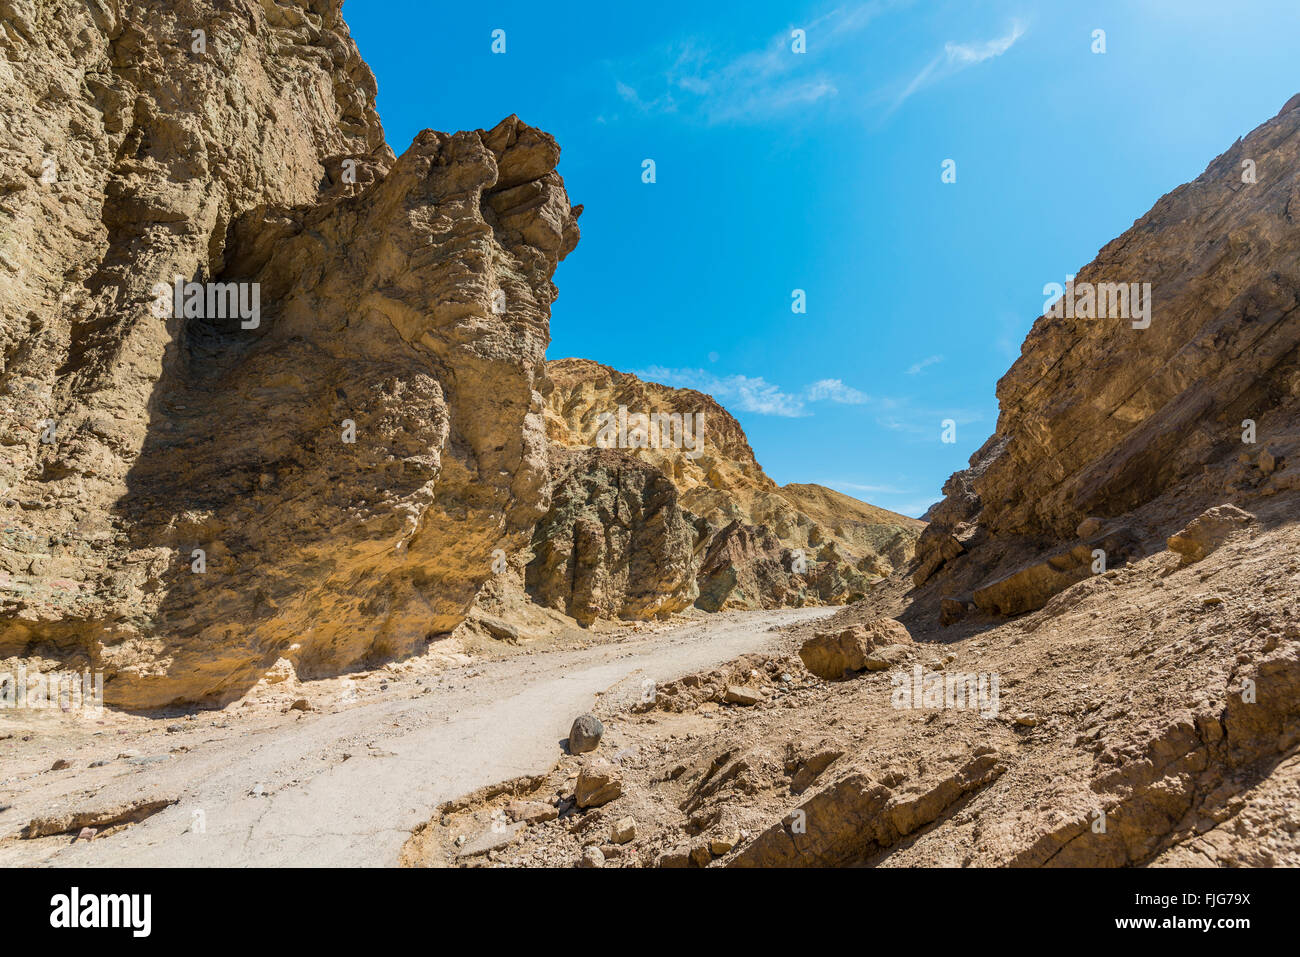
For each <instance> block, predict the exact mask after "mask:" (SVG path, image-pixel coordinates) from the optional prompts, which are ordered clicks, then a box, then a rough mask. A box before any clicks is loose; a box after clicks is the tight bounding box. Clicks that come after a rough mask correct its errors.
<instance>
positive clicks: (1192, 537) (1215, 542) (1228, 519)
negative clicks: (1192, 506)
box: [1168, 505, 1255, 564]
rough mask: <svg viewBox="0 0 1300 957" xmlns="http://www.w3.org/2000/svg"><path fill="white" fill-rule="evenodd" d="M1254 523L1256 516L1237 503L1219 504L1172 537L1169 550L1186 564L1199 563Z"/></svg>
mask: <svg viewBox="0 0 1300 957" xmlns="http://www.w3.org/2000/svg"><path fill="white" fill-rule="evenodd" d="M1254 524H1255V516H1254V515H1252V514H1250V512H1247V511H1245V510H1244V509H1240V508H1238V507H1237V506H1235V505H1216V506H1215V507H1214V508H1210V509H1206V510H1205V511H1204V512H1202V513H1201V514H1200V515H1198V516H1197V517H1196V518H1194V519H1193V520H1192V521H1191V522H1190V523H1189V524H1188V525H1187V527H1186V528H1184V529H1183V530H1182V531H1180V532H1176V533H1175V534H1173V535H1170V536H1169V539H1168V545H1169V549H1170V551H1173V552H1177V553H1178V554H1179V555H1181V556H1183V563H1184V564H1191V563H1192V562H1199V561H1200V560H1201V559H1203V558H1205V556H1207V555H1209V554H1210V552H1212V551H1214V550H1215V549H1216V548H1218V547H1219V546H1221V545H1222V544H1223V543H1224V542H1226V541H1228V539H1230V538H1232V537H1233V536H1234V535H1236V534H1238V533H1242V532H1245V531H1247V530H1248V529H1249V528H1250V527H1251V526H1252V525H1254Z"/></svg>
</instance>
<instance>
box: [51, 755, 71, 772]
mask: <svg viewBox="0 0 1300 957" xmlns="http://www.w3.org/2000/svg"><path fill="white" fill-rule="evenodd" d="M70 767H72V762H71V761H65V760H64V759H63V758H59V760H57V761H55V762H54V763H53V764H51V765H50V770H51V771H66V770H67V769H68V768H70Z"/></svg>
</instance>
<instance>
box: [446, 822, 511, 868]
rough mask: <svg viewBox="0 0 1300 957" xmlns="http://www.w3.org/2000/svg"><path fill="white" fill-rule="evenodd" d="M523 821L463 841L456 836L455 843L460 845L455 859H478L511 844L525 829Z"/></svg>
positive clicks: (461, 837) (489, 829) (490, 829)
mask: <svg viewBox="0 0 1300 957" xmlns="http://www.w3.org/2000/svg"><path fill="white" fill-rule="evenodd" d="M527 826H528V825H526V824H525V823H524V822H523V821H516V822H515V823H514V824H507V825H506V826H505V827H503V828H497V829H495V830H494V829H492V828H488V829H487V830H486V831H484V832H483V833H481V834H479V835H478V836H477V837H475V838H473V839H470V840H465V838H464V836H463V835H462V836H458V837H457V841H458V843H459V844H460V850H459V851H457V852H456V857H457V858H458V859H460V860H464V859H466V858H470V857H478V856H480V855H482V854H487V853H488V852H489V851H497V850H500V849H501V848H503V847H505V846H507V845H508V844H511V843H512V842H513V841H514V840H515V838H517V837H518V836H519V832H520V831H522V830H523V829H524V828H525V827H527Z"/></svg>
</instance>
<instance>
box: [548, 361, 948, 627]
mask: <svg viewBox="0 0 1300 957" xmlns="http://www.w3.org/2000/svg"><path fill="white" fill-rule="evenodd" d="M547 372H548V375H549V379H550V386H549V390H548V391H547V393H546V420H547V432H548V435H549V436H550V439H551V442H552V443H553V444H554V445H556V446H558V447H560V448H565V449H589V448H592V447H594V446H596V445H597V444H598V442H600V441H602V439H601V422H602V421H612V422H617V421H619V419H618V417H619V415H620V409H621V410H624V415H625V417H626V419H627V420H628V421H631V420H632V417H633V416H636V415H646V416H649V415H653V414H668V415H676V416H694V417H698V418H696V419H692V421H693V422H696V423H697V424H698V429H697V430H696V431H692V432H690V433H689V435H688V436H686V437H685V438H688V439H689V441H683V442H682V443H681V444H680V445H677V444H670V443H668V442H661V441H659V439H660V436H659V435H658V434H657V433H652V435H653V437H652V438H650V443H649V444H648V445H647V444H638V442H639V440H638V437H637V434H636V430H635V427H634V426H633V427H631V428H628V429H625V430H624V435H623V436H618V437H614V436H612V435H610V434H607V435H606V439H605V440H609V439H610V438H614V440H615V441H616V442H617V443H618V445H617V447H618V451H619V452H621V453H622V454H624V455H625V456H626V457H628V458H631V459H634V460H636V461H639V462H643V463H645V464H647V465H651V466H653V467H654V468H656V469H657V470H658V471H659V472H660V473H662V474H663V475H664V476H665V477H666V478H667V479H668V480H669V481H670V482H671V483H672V485H673V486H674V487H675V488H676V489H677V491H678V495H679V501H680V505H681V507H682V508H683V509H684V510H686V511H687V512H688V513H689V514H690V515H691V516H692V517H693V518H694V517H698V518H699V519H702V520H703V522H704V523H705V526H701V527H707V529H708V531H707V533H706V534H704V535H703V543H704V548H703V554H702V556H701V557H700V560H699V561H698V562H697V565H698V588H699V600H698V602H697V604H698V606H699V607H700V608H703V609H705V610H707V611H718V610H721V609H724V608H771V607H776V606H779V605H799V604H817V603H842V602H845V601H851V600H854V598H856V597H860V596H861V595H862V594H863V593H864V592H865V591H866V589H867V588H868V587H869V586H870V583H871V582H872V581H875V580H878V579H879V578H881V577H882V576H885V575H888V574H889V573H890V572H891V571H892V570H893V569H894V568H896V567H900V566H902V565H904V564H906V563H908V562H909V561H911V559H912V556H913V553H914V548H915V543H916V538H917V536H918V535H919V534H920V531H921V529H922V528H923V527H924V523H923V522H920V521H918V520H916V519H912V518H908V517H906V516H904V515H898V514H895V513H893V512H889V511H886V510H884V509H881V508H876V507H875V506H872V505H868V504H867V503H865V502H859V501H858V500H856V499H853V498H850V497H849V496H847V495H843V494H841V493H839V492H836V491H834V490H833V489H828V488H824V487H822V486H819V485H799V484H790V485H786V486H778V485H777V484H776V483H775V482H773V481H772V479H771V478H769V477H768V475H767V474H766V473H765V472H764V471H763V469H762V467H761V466H759V464H758V462H757V461H756V460H755V458H754V453H753V450H752V449H751V448H750V446H749V442H748V440H747V439H746V438H745V433H744V431H743V430H742V429H741V427H740V423H738V422H737V421H736V420H735V419H734V418H733V417H732V416H731V414H730V413H728V412H727V410H726V409H724V408H723V407H722V406H721V405H719V404H718V403H717V402H716V401H714V399H713V398H711V397H710V396H707V395H705V394H703V393H701V392H697V391H695V390H693V389H675V388H672V387H670V386H665V385H661V384H659V383H656V382H646V381H643V380H641V379H639V378H637V377H636V376H635V375H632V374H631V373H626V372H619V371H618V370H615V369H611V368H609V367H608V366H603V365H600V364H599V363H596V362H591V361H589V360H586V359H559V360H553V361H551V362H548V363H547ZM604 415H608V416H612V417H613V419H612V420H602V418H601V417H602V416H604ZM624 443H626V444H624ZM678 564H680V563H678ZM796 569H797V570H796Z"/></svg>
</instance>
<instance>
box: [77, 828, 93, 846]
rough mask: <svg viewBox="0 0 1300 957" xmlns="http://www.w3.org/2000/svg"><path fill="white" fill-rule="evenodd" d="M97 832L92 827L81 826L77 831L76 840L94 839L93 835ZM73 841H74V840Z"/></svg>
mask: <svg viewBox="0 0 1300 957" xmlns="http://www.w3.org/2000/svg"><path fill="white" fill-rule="evenodd" d="M98 833H99V832H98V831H96V830H95V829H94V828H93V827H83V828H82V829H81V830H80V831H78V832H77V840H78V841H93V840H94V839H95V835H96V834H98ZM73 843H76V842H75V841H74V842H73Z"/></svg>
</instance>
